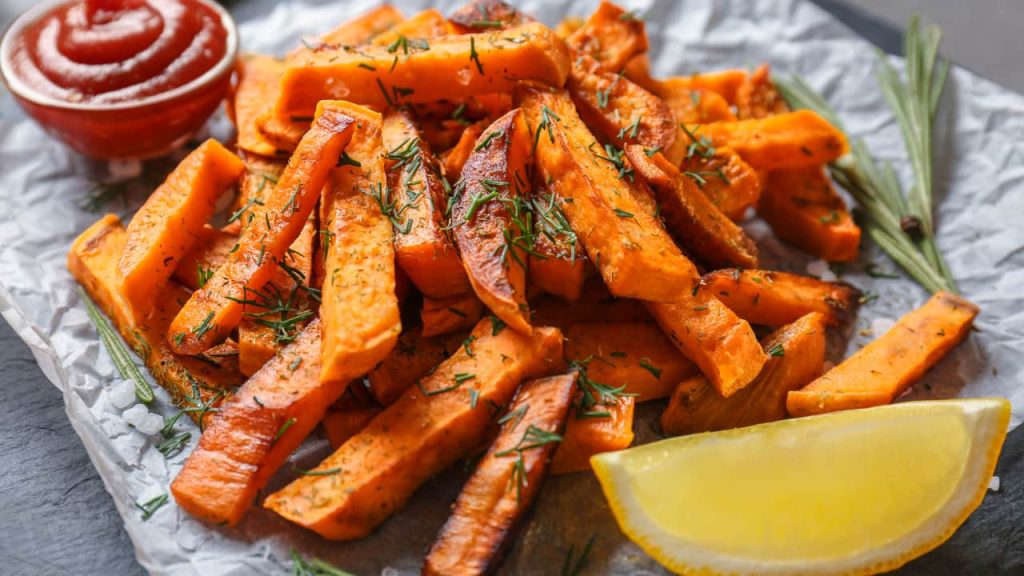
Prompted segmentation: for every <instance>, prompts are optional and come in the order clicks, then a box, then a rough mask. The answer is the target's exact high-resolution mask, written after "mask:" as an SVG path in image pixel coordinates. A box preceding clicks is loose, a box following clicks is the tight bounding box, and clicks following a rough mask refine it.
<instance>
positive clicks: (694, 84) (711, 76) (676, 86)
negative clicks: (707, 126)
mask: <svg viewBox="0 0 1024 576" xmlns="http://www.w3.org/2000/svg"><path fill="white" fill-rule="evenodd" d="M746 81H747V71H746V70H739V69H734V70H719V71H717V72H702V73H700V74H694V75H693V76H675V77H672V78H666V79H664V80H662V81H661V85H662V86H663V89H664V90H665V92H666V93H668V92H677V91H682V90H701V91H706V92H714V93H716V94H718V95H719V96H721V97H722V98H724V99H725V101H726V102H728V103H729V104H730V105H735V104H736V103H737V100H738V98H737V95H738V93H739V90H740V86H742V85H743V83H744V82H746ZM666 93H662V94H659V95H660V96H662V97H664V98H666V99H667V98H668V96H667V95H666Z"/></svg>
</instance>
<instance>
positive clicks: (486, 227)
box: [451, 108, 532, 334]
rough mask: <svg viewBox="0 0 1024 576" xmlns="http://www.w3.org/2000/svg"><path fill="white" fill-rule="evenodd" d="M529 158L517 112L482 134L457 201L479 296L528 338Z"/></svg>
mask: <svg viewBox="0 0 1024 576" xmlns="http://www.w3.org/2000/svg"><path fill="white" fill-rule="evenodd" d="M529 159H530V136H529V133H528V129H527V127H526V122H525V120H524V119H523V115H522V113H521V112H520V111H519V109H518V108H517V109H515V110H513V111H511V112H509V113H508V114H506V115H504V116H502V117H501V118H499V119H498V120H495V121H494V123H493V124H491V125H490V126H488V127H487V129H486V130H484V132H483V134H481V135H480V138H479V139H478V140H477V144H476V147H475V148H474V149H473V152H472V153H471V154H470V155H469V159H467V160H466V165H465V166H464V167H463V169H462V177H461V178H460V179H459V182H458V183H457V184H456V185H455V189H454V191H453V193H452V201H451V226H452V228H453V229H454V233H455V243H456V244H457V245H458V247H459V253H460V254H461V255H462V262H463V264H464V266H465V269H466V275H467V276H469V282H470V284H471V285H472V286H473V291H474V292H476V295H477V297H478V298H480V300H481V301H482V302H483V303H484V304H485V305H486V306H487V307H488V308H490V309H491V311H492V312H494V314H495V315H496V316H498V318H501V319H502V320H503V321H505V323H506V324H508V325H509V326H510V327H512V329H513V330H518V331H520V332H524V333H527V334H529V332H530V309H529V306H528V305H527V303H526V267H527V263H526V256H527V251H528V250H530V249H531V248H532V238H531V235H532V227H531V226H530V223H529V221H528V218H529V215H528V214H527V211H528V209H529V199H530V184H529V183H530V178H529V175H528V173H527V171H526V170H527V164H528V163H529Z"/></svg>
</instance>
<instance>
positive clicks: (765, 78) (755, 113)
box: [736, 64, 790, 120]
mask: <svg viewBox="0 0 1024 576" xmlns="http://www.w3.org/2000/svg"><path fill="white" fill-rule="evenodd" d="M770 75H771V68H770V67H769V66H768V65H767V64H762V65H760V66H758V68H757V70H755V71H754V72H753V73H751V74H750V75H748V76H747V79H746V80H745V81H744V82H743V84H741V85H740V87H739V89H738V90H737V91H736V115H737V116H738V117H739V119H740V120H747V119H750V118H767V117H769V116H775V115H776V114H784V113H786V112H789V111H790V109H789V105H787V104H786V101H785V100H783V98H782V96H781V95H780V94H779V91H778V90H777V89H776V88H775V85H774V84H772V81H771V78H770Z"/></svg>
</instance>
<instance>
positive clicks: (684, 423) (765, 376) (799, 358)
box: [661, 312, 825, 436]
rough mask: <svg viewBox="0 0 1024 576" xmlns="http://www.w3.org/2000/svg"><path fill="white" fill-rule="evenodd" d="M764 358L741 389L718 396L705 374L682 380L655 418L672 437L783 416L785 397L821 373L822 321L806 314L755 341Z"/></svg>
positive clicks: (747, 424) (823, 354)
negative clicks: (753, 376) (764, 360)
mask: <svg viewBox="0 0 1024 576" xmlns="http://www.w3.org/2000/svg"><path fill="white" fill-rule="evenodd" d="M761 345H762V347H763V348H764V350H765V352H767V353H768V355H769V356H770V358H769V359H768V362H767V363H765V365H764V368H763V369H762V370H761V373H760V374H759V375H758V376H757V378H756V379H755V380H754V381H753V382H751V383H750V385H748V386H747V387H746V388H744V389H743V390H740V391H739V392H737V393H735V394H733V395H732V396H730V397H728V398H723V397H722V396H721V395H720V394H719V393H717V392H715V389H714V387H713V386H711V384H710V383H709V382H708V380H707V378H706V377H705V376H700V375H698V376H693V377H691V378H688V379H686V380H684V381H683V382H682V383H681V384H679V386H678V387H677V388H676V389H675V391H674V392H673V393H672V398H671V400H669V402H668V407H667V408H666V409H665V412H663V413H662V415H661V429H662V432H664V433H665V434H669V435H672V436H676V435H680V434H695V433H697V432H710V431H713V430H727V429H729V428H739V427H741V426H753V425H754V424H761V423H762V422H772V421H775V420H782V419H783V418H785V417H786V394H787V393H788V392H789V391H790V390H796V389H798V388H801V387H802V386H805V385H806V384H807V383H808V382H810V381H811V380H813V379H815V378H817V377H818V376H820V375H821V370H822V366H823V365H824V362H825V318H824V316H823V315H821V314H819V313H817V312H811V313H809V314H807V315H805V316H802V317H801V318H799V319H797V320H796V321H795V322H793V323H792V324H787V325H786V326H783V327H782V328H780V329H778V330H777V331H775V332H774V333H772V334H771V335H769V336H768V337H766V338H765V339H764V340H763V341H762V342H761Z"/></svg>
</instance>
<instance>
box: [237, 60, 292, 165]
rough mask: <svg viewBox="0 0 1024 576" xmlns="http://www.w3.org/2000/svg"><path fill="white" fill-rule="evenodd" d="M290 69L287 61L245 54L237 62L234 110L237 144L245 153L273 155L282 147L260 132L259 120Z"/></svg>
mask: <svg viewBox="0 0 1024 576" xmlns="http://www.w3.org/2000/svg"><path fill="white" fill-rule="evenodd" d="M286 68H287V66H286V65H285V63H284V62H282V61H280V60H277V59H276V58H271V57H270V56H264V55H262V54H243V55H242V57H241V58H239V59H238V84H237V86H236V87H235V94H234V99H233V100H232V108H233V110H234V118H235V128H236V129H237V131H238V141H237V145H238V147H239V148H241V149H242V150H244V151H246V152H251V153H253V154H259V155H261V156H274V155H276V154H278V152H279V148H278V146H276V145H275V143H274V142H273V141H271V140H269V139H267V138H266V137H265V136H264V135H263V133H262V132H261V131H260V129H259V126H258V124H257V120H258V119H259V117H260V115H262V114H263V112H264V110H266V108H267V102H271V101H273V99H274V98H276V97H277V90H278V84H279V82H280V81H281V75H282V74H283V73H284V71H285V69H286Z"/></svg>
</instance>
